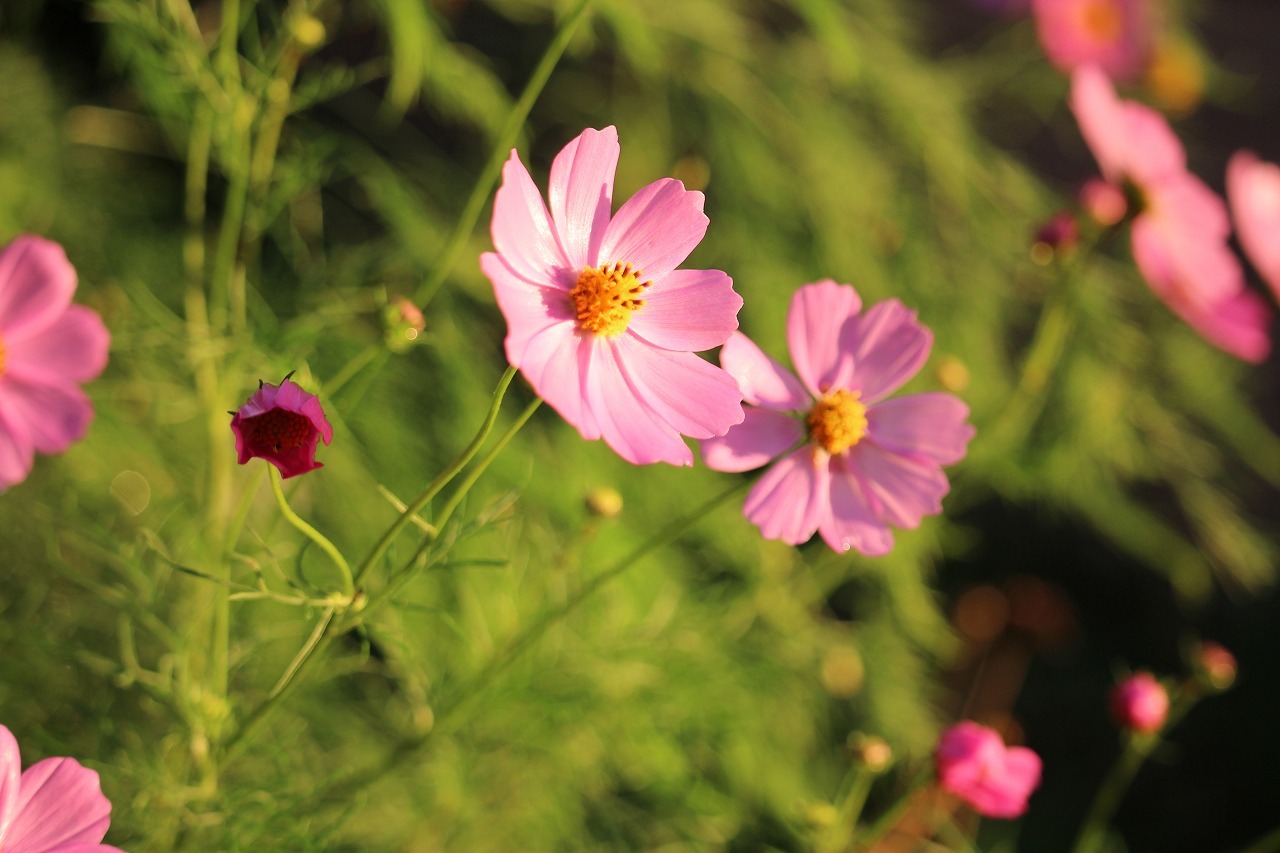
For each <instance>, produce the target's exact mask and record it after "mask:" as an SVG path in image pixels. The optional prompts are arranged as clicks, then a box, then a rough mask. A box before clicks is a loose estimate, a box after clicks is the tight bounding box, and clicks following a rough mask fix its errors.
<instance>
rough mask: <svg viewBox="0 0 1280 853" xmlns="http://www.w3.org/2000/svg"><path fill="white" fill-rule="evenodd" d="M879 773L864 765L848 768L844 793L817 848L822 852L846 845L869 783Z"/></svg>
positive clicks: (869, 791)
mask: <svg viewBox="0 0 1280 853" xmlns="http://www.w3.org/2000/svg"><path fill="white" fill-rule="evenodd" d="M879 775H880V774H879V773H876V772H874V771H872V770H871V769H870V768H868V767H867V766H865V765H858V766H855V767H853V768H851V769H850V776H849V779H848V781H847V782H846V784H845V785H844V789H845V790H844V794H843V795H842V796H841V797H840V803H839V805H838V806H837V811H836V819H835V822H834V823H832V824H831V826H830V828H829V829H828V830H827V831H826V832H825V833H824V836H823V841H822V843H821V844H820V845H819V848H818V849H819V850H821V851H823V853H834V851H837V850H844V849H845V848H846V847H847V840H848V839H849V838H850V837H851V836H852V835H853V832H854V829H855V828H856V827H857V825H858V816H859V815H861V814H862V808H863V806H865V805H866V802H867V795H868V794H870V793H871V783H872V782H874V781H875V780H876V777H877V776H879Z"/></svg>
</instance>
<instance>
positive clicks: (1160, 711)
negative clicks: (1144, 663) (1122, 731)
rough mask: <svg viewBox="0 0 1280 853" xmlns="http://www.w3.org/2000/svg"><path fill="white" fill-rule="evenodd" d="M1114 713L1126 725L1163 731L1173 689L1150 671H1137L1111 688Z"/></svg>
mask: <svg viewBox="0 0 1280 853" xmlns="http://www.w3.org/2000/svg"><path fill="white" fill-rule="evenodd" d="M1110 703H1111V714H1112V716H1114V717H1115V718H1116V722H1117V723H1119V724H1120V726H1121V727H1122V728H1126V729H1129V730H1131V731H1135V732H1143V733H1150V732H1154V731H1159V729H1160V727H1161V726H1163V725H1164V721H1165V720H1166V719H1167V718H1168V716H1169V693H1168V691H1166V690H1165V689H1164V685H1162V684H1161V683H1160V682H1159V681H1156V679H1155V676H1153V675H1152V674H1151V673H1149V672H1135V673H1134V674H1133V675H1131V676H1129V677H1128V678H1126V679H1124V680H1123V681H1121V682H1120V683H1119V684H1117V685H1116V686H1115V687H1114V688H1112V690H1111V696H1110Z"/></svg>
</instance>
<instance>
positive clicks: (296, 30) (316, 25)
mask: <svg viewBox="0 0 1280 853" xmlns="http://www.w3.org/2000/svg"><path fill="white" fill-rule="evenodd" d="M289 30H290V34H291V35H292V36H293V40H294V42H296V43H297V45H298V46H299V47H301V48H302V49H304V50H315V49H316V48H317V47H319V46H320V45H322V44H324V37H325V31H324V24H322V23H320V19H319V18H316V17H315V16H313V15H308V14H306V13H303V14H301V15H295V16H293V19H292V20H291V21H290V22H289Z"/></svg>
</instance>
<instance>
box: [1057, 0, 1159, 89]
mask: <svg viewBox="0 0 1280 853" xmlns="http://www.w3.org/2000/svg"><path fill="white" fill-rule="evenodd" d="M1032 11H1033V12H1034V14H1035V19H1036V30H1037V32H1038V33H1039V35H1040V44H1041V46H1043V47H1044V52H1045V55H1046V56H1048V57H1049V61H1050V62H1052V63H1053V64H1054V65H1055V66H1057V67H1058V68H1059V69H1061V70H1063V71H1071V70H1073V69H1075V68H1078V67H1080V66H1084V65H1096V66H1098V67H1100V68H1101V69H1102V70H1103V71H1105V72H1106V73H1107V75H1108V76H1110V77H1112V78H1114V79H1117V80H1129V79H1132V78H1133V77H1135V76H1137V74H1138V73H1139V72H1140V71H1141V70H1142V68H1143V66H1144V64H1145V63H1146V61H1147V58H1148V57H1149V55H1150V53H1151V45H1152V41H1153V36H1154V24H1155V22H1154V20H1153V18H1152V15H1151V14H1150V9H1149V7H1148V3H1147V0H1034V3H1033V5H1032Z"/></svg>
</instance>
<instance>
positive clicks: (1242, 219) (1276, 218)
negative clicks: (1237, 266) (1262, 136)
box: [1227, 151, 1280, 299]
mask: <svg viewBox="0 0 1280 853" xmlns="http://www.w3.org/2000/svg"><path fill="white" fill-rule="evenodd" d="M1227 201H1229V202H1230V203H1231V218H1232V220H1234V221H1235V225H1236V234H1237V235H1238V236H1239V238H1240V247H1241V248H1242V249H1244V253H1245V256H1246V257H1247V258H1248V259H1249V260H1250V261H1251V262H1252V263H1253V267H1254V269H1256V270H1257V271H1258V273H1259V274H1260V275H1261V276H1262V278H1263V280H1264V281H1266V283H1267V284H1268V285H1270V287H1271V291H1272V292H1273V293H1275V294H1276V298H1277V299H1280V166H1277V165H1276V164H1275V163H1267V162H1266V161H1263V160H1259V159H1258V157H1257V155H1256V154H1254V153H1253V152H1252V151H1237V152H1236V153H1235V154H1234V155H1233V156H1232V157H1231V160H1230V162H1229V163H1227Z"/></svg>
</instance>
